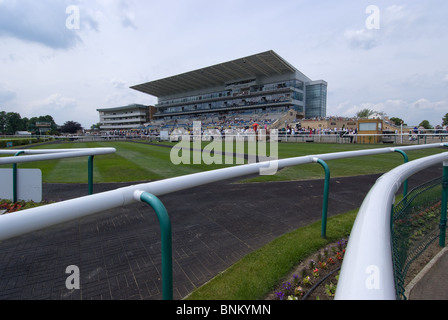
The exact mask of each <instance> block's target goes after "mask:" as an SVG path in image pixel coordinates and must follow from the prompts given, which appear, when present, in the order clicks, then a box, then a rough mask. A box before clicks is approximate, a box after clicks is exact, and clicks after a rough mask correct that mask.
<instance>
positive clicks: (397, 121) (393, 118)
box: [389, 117, 405, 126]
mask: <svg viewBox="0 0 448 320" xmlns="http://www.w3.org/2000/svg"><path fill="white" fill-rule="evenodd" d="M389 120H390V121H392V122H393V123H394V124H395V125H397V126H399V125H401V124H402V123H403V125H405V123H404V121H403V119H400V118H397V117H392V118H390V119H389Z"/></svg>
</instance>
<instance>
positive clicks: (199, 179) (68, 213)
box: [0, 143, 446, 240]
mask: <svg viewBox="0 0 448 320" xmlns="http://www.w3.org/2000/svg"><path fill="white" fill-rule="evenodd" d="M444 146H446V145H445V144H442V143H435V144H428V145H416V146H406V147H400V148H378V149H367V150H357V151H344V152H336V153H327V154H319V155H309V156H301V157H295V158H288V159H279V160H272V161H265V162H259V163H250V164H245V165H239V166H234V167H228V168H223V169H217V170H212V171H205V172H199V173H194V174H190V175H185V176H180V177H174V178H169V179H164V180H159V181H153V182H149V183H143V184H137V185H133V186H128V187H123V188H118V189H115V190H111V191H106V192H102V193H97V194H92V195H88V196H84V197H80V198H75V199H70V200H66V201H62V202H57V203H52V204H48V205H45V206H41V207H35V208H31V209H27V210H23V211H20V214H14V213H10V214H6V215H2V216H0V240H5V239H8V238H11V237H14V236H18V235H21V234H25V233H28V232H31V231H36V230H39V229H42V228H46V227H49V226H52V225H55V224H58V223H61V222H67V221H70V220H73V219H77V218H80V217H84V216H88V215H91V214H94V213H98V212H101V211H105V210H110V209H114V208H117V207H121V206H125V205H128V204H131V203H133V202H136V201H140V200H139V199H138V197H134V193H136V192H137V193H138V192H141V191H144V192H148V193H151V194H153V195H155V196H160V195H164V194H168V193H172V192H176V191H180V190H184V189H188V188H193V187H196V186H200V185H204V184H207V183H212V182H218V181H223V180H227V179H231V178H235V177H241V176H245V175H250V174H257V173H260V172H262V171H263V170H265V171H268V170H272V168H275V169H279V168H284V167H288V166H294V165H301V164H306V163H315V162H316V161H317V160H318V159H321V160H323V161H325V160H335V159H342V158H350V157H358V156H368V155H375V154H384V153H391V152H395V151H396V150H403V151H407V150H418V149H427V148H439V147H444ZM112 149H113V148H112ZM27 151H28V150H27ZM28 152H30V151H28ZM83 152H84V151H77V152H76V154H78V155H81V154H82V153H83ZM70 154H71V152H66V153H62V154H59V155H60V156H64V155H65V156H70ZM39 156H47V157H51V156H56V155H52V154H46V155H29V156H27V157H7V158H5V159H3V158H0V164H3V163H12V162H15V163H17V162H25V161H26V159H27V158H28V159H29V158H31V157H39ZM36 159H37V158H36ZM39 160H41V159H40V158H39ZM2 161H5V162H2ZM7 161H9V162H7ZM31 161H32V160H31Z"/></svg>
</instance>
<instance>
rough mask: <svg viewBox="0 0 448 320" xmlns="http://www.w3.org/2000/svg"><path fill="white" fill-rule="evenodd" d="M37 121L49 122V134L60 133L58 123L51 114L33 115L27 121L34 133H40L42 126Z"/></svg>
mask: <svg viewBox="0 0 448 320" xmlns="http://www.w3.org/2000/svg"><path fill="white" fill-rule="evenodd" d="M36 123H48V124H49V131H47V132H46V133H48V134H59V131H58V125H57V124H56V123H55V122H54V120H53V117H52V116H50V115H46V116H39V117H32V118H30V119H29V120H28V121H27V130H28V131H29V132H31V133H33V134H36V135H37V134H40V133H41V132H40V128H41V127H39V126H37V125H36Z"/></svg>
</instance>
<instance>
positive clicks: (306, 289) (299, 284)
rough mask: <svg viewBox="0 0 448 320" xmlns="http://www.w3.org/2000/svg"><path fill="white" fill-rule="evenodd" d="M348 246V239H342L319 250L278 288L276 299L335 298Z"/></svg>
mask: <svg viewBox="0 0 448 320" xmlns="http://www.w3.org/2000/svg"><path fill="white" fill-rule="evenodd" d="M346 246H347V240H345V239H342V240H340V241H338V242H337V243H335V244H333V245H330V246H328V247H326V248H324V249H322V250H320V251H318V252H317V253H316V254H315V255H313V257H311V258H310V260H308V261H307V263H306V264H302V265H300V266H299V267H298V269H297V270H296V272H294V274H293V275H292V279H290V281H287V282H285V283H283V284H282V285H281V286H280V288H279V289H278V290H276V292H275V299H278V300H328V299H333V298H334V295H335V292H336V286H337V281H338V277H339V269H340V267H341V265H342V260H343V258H344V254H345V248H346Z"/></svg>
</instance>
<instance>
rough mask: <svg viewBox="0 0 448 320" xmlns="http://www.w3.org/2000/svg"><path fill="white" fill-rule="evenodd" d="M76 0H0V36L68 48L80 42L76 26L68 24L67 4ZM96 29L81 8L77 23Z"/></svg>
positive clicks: (94, 23)
mask: <svg viewBox="0 0 448 320" xmlns="http://www.w3.org/2000/svg"><path fill="white" fill-rule="evenodd" d="M74 2H76V1H61V0H40V1H33V0H19V1H12V0H6V1H0V36H1V37H13V38H17V39H20V40H23V41H27V42H34V43H39V44H42V45H44V46H47V47H50V48H53V49H70V48H72V47H74V46H76V45H77V44H78V43H80V42H82V39H81V37H80V34H79V30H74V29H70V28H67V26H66V21H67V19H68V18H69V16H70V15H69V14H67V13H66V8H67V7H68V6H69V5H76V3H74ZM84 26H89V27H90V28H92V29H93V30H97V29H98V24H97V23H96V21H95V20H94V19H93V18H92V17H90V16H89V15H87V14H85V13H83V12H80V27H84Z"/></svg>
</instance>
